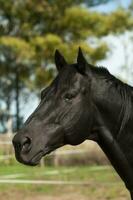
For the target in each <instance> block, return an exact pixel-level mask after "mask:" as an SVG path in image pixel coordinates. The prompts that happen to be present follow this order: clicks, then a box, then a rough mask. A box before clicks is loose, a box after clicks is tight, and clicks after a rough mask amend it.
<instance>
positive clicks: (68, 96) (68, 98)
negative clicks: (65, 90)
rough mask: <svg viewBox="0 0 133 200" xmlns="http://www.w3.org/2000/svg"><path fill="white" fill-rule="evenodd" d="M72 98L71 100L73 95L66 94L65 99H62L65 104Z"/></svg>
mask: <svg viewBox="0 0 133 200" xmlns="http://www.w3.org/2000/svg"><path fill="white" fill-rule="evenodd" d="M72 98H73V95H72V94H66V95H65V97H64V99H65V101H66V102H69V101H71V100H72Z"/></svg>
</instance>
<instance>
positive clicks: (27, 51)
mask: <svg viewBox="0 0 133 200" xmlns="http://www.w3.org/2000/svg"><path fill="white" fill-rule="evenodd" d="M110 1H111V0H110ZM107 2H109V0H94V1H91V0H90V1H82V0H73V1H72V0H65V1H60V0H54V1H53V0H48V1H46V0H40V1H39V3H38V1H37V0H23V1H22V0H9V1H5V0H0V75H1V77H2V78H1V80H0V83H1V86H2V87H1V91H2V90H3V100H4V101H5V102H6V105H7V109H8V111H9V110H10V104H11V102H12V98H13V99H14V100H15V101H16V117H17V129H18V128H19V107H20V106H19V98H20V91H21V94H22V92H24V89H25V87H28V88H30V89H32V90H34V91H35V90H36V89H37V88H40V87H43V86H44V85H45V84H46V83H47V82H49V81H50V80H51V78H52V77H53V75H54V73H55V72H54V70H53V68H52V67H51V66H52V64H53V59H52V57H53V53H54V51H55V49H56V48H58V49H60V50H61V51H62V52H63V53H64V55H65V56H66V57H67V59H68V60H69V61H70V62H72V61H73V60H74V57H75V54H76V52H77V48H78V47H79V46H81V47H82V48H83V50H84V52H86V56H87V57H88V59H89V60H90V62H92V63H96V62H97V61H98V60H100V59H103V58H105V56H106V53H107V51H108V47H107V45H106V44H105V43H103V42H102V41H101V40H100V38H101V37H103V36H106V35H107V34H109V33H115V34H118V33H121V32H123V31H124V30H125V29H131V28H132V25H133V20H132V17H131V14H130V12H129V11H125V10H123V9H120V10H117V11H115V12H112V13H109V14H103V13H97V12H94V11H91V10H90V9H89V8H90V7H93V6H95V5H99V4H101V3H107ZM98 38H99V39H98ZM7 80H8V81H7ZM3 83H4V87H3ZM2 88H3V89H2Z"/></svg>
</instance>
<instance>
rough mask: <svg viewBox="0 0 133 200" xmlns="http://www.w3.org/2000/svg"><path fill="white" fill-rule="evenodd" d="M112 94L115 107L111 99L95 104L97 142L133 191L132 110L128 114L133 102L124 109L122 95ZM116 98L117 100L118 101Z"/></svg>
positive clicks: (104, 95)
mask: <svg viewBox="0 0 133 200" xmlns="http://www.w3.org/2000/svg"><path fill="white" fill-rule="evenodd" d="M95 91H96V90H95ZM112 91H113V89H112ZM102 92H103V93H102V95H101V96H103V97H104V98H105V97H107V95H106V93H105V94H104V91H103V90H102ZM105 92H106V90H105ZM96 93H97V91H96ZM110 95H112V96H111V98H112V102H114V107H113V103H112V102H111V101H110V102H109V103H110V104H109V103H107V104H106V103H105V102H104V101H102V100H101V101H100V100H99V102H98V104H96V105H95V106H96V110H97V112H96V121H97V124H98V127H99V129H97V130H98V134H97V135H98V140H97V142H98V144H99V145H100V147H101V148H102V149H103V151H104V152H105V154H106V155H107V157H108V158H109V160H110V161H111V163H112V165H113V166H114V168H115V169H116V171H117V172H118V174H119V175H120V177H121V178H122V180H123V181H124V183H125V185H126V187H127V188H128V190H130V191H133V156H132V155H133V148H132V147H133V134H132V130H133V114H132V113H131V112H130V115H128V114H129V113H128V111H130V110H132V102H131V101H129V102H128V101H127V102H125V103H129V104H128V108H127V107H124V109H123V107H122V105H123V104H122V103H123V101H122V100H123V99H121V98H120V95H118V94H117V93H116V95H118V96H117V98H116V96H115V93H114V94H111V93H110ZM113 97H114V99H113ZM114 100H116V103H115V101H114ZM128 100H129V99H128ZM118 102H120V103H118ZM129 108H130V109H129ZM122 109H123V110H122ZM126 109H127V110H126ZM121 111H122V112H123V113H122V114H124V113H125V112H126V113H127V115H126V116H124V117H125V118H124V117H123V116H122V114H121V115H120V113H121ZM122 117H123V118H122ZM123 119H124V120H123ZM125 119H126V120H125ZM121 127H122V128H121Z"/></svg>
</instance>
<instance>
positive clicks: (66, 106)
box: [13, 48, 133, 199]
mask: <svg viewBox="0 0 133 200" xmlns="http://www.w3.org/2000/svg"><path fill="white" fill-rule="evenodd" d="M55 63H56V67H57V70H58V75H57V77H56V78H55V79H54V80H53V82H52V83H51V84H50V85H49V86H48V87H47V88H46V89H44V90H43V91H42V92H41V102H40V104H39V106H38V107H37V108H36V110H35V111H34V112H33V114H32V115H31V116H30V117H29V118H28V120H27V121H26V122H25V124H24V126H23V128H22V129H21V130H20V131H19V132H18V133H17V134H16V135H15V137H14V139H13V145H14V148H15V155H16V158H17V160H18V161H19V162H21V163H24V164H27V165H36V164H38V163H39V161H40V159H41V158H42V156H44V155H46V154H48V153H50V152H51V151H53V150H55V149H57V148H59V147H61V146H64V145H66V144H70V145H78V144H80V143H82V142H83V141H84V140H88V139H89V140H94V141H96V142H97V143H98V144H99V145H100V147H101V148H102V149H103V151H104V152H105V153H106V155H107V157H108V158H109V160H110V161H111V163H112V165H113V166H114V168H115V169H116V171H117V172H118V174H119V175H120V177H121V178H122V180H123V181H124V183H125V185H126V187H127V189H128V190H129V191H130V194H131V198H132V199H133V133H132V130H133V112H132V109H133V103H132V99H133V97H132V96H133V88H132V87H131V86H128V85H127V84H125V83H123V82H121V81H120V80H118V79H117V78H115V77H114V76H113V75H111V74H110V73H109V72H108V70H107V69H105V68H100V67H99V68H97V67H94V66H92V65H90V64H88V63H87V61H86V60H85V58H84V56H83V54H82V51H81V49H80V48H79V52H78V57H77V63H75V64H68V63H67V62H66V61H65V59H64V58H63V56H62V55H61V54H60V53H59V51H58V50H56V52H55Z"/></svg>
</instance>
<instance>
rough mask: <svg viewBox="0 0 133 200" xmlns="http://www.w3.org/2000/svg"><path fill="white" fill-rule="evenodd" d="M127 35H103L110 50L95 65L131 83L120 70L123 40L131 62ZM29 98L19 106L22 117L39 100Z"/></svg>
mask: <svg viewBox="0 0 133 200" xmlns="http://www.w3.org/2000/svg"><path fill="white" fill-rule="evenodd" d="M130 2H131V0H114V1H111V2H110V3H108V4H104V5H101V6H97V7H95V8H93V9H92V10H96V11H99V12H111V11H113V10H115V9H116V8H117V7H118V6H120V5H121V6H123V7H125V8H127V7H128V6H129V4H130ZM132 35H133V34H132ZM129 36H130V33H128V32H126V33H125V34H123V35H121V36H119V37H118V36H113V35H109V36H107V37H105V38H104V39H103V40H105V41H106V42H107V43H108V45H109V47H110V52H109V53H108V56H107V58H106V59H104V60H102V61H100V62H98V63H97V65H99V66H104V67H106V68H107V69H108V70H109V71H110V72H111V73H112V74H113V75H115V76H117V77H119V78H121V79H123V80H124V81H126V82H127V83H129V84H131V85H133V82H132V80H131V77H130V76H129V74H130V71H129V72H128V73H129V74H126V73H125V72H124V71H123V72H122V71H121V68H122V66H123V65H124V64H126V63H125V49H124V45H123V41H125V42H126V43H127V48H126V53H127V54H128V55H129V57H130V59H129V60H130V62H129V65H131V62H132V60H131V58H132V55H131V53H130V52H133V45H132V44H131V43H130V41H129V40H128V38H129ZM131 49H132V50H131ZM132 64H133V63H132ZM30 99H31V100H29V102H28V103H26V104H25V105H23V107H22V108H21V109H22V113H21V114H22V115H23V116H24V119H26V118H27V117H28V116H29V115H30V114H31V113H32V112H33V111H34V109H35V108H36V107H37V105H38V102H39V100H38V99H37V98H36V96H35V95H32V96H31V98H30Z"/></svg>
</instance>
